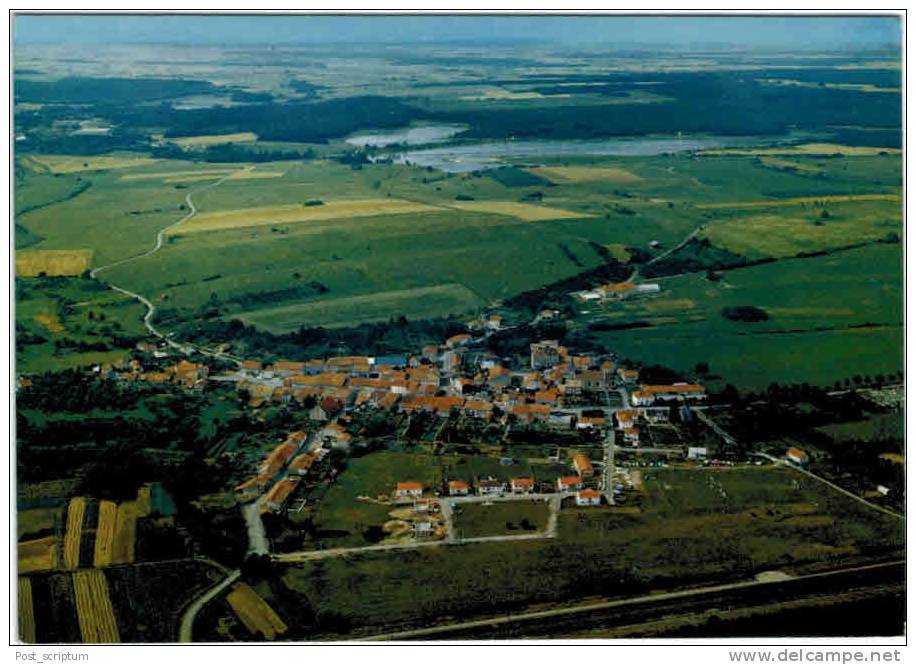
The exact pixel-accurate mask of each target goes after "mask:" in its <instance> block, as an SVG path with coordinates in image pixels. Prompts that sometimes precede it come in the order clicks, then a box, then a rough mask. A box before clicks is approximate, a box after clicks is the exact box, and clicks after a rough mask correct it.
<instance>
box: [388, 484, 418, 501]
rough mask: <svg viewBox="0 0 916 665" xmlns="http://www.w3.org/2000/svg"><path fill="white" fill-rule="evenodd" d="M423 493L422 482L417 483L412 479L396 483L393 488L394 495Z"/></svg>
mask: <svg viewBox="0 0 916 665" xmlns="http://www.w3.org/2000/svg"><path fill="white" fill-rule="evenodd" d="M422 494H423V483H417V482H414V481H407V482H403V483H398V484H397V486H396V487H395V488H394V495H395V496H396V497H401V498H405V497H418V496H421V495H422Z"/></svg>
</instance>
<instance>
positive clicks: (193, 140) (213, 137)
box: [166, 132, 258, 149]
mask: <svg viewBox="0 0 916 665" xmlns="http://www.w3.org/2000/svg"><path fill="white" fill-rule="evenodd" d="M166 140H167V141H168V142H169V143H174V144H175V145H177V146H179V147H181V148H192V149H195V148H209V147H210V146H214V145H225V144H226V143H251V142H252V141H257V140H258V135H257V134H255V133H254V132H236V133H235V134H202V135H200V136H182V137H180V138H173V139H166Z"/></svg>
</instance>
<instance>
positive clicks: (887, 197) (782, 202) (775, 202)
mask: <svg viewBox="0 0 916 665" xmlns="http://www.w3.org/2000/svg"><path fill="white" fill-rule="evenodd" d="M899 200H900V195H899V194H835V195H829V196H798V197H795V198H788V199H769V200H766V201H731V202H728V203H700V204H698V205H697V208H701V209H703V210H716V209H722V208H782V207H787V206H805V205H824V204H827V203H850V202H855V201H899Z"/></svg>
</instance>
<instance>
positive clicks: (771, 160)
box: [760, 157, 824, 175]
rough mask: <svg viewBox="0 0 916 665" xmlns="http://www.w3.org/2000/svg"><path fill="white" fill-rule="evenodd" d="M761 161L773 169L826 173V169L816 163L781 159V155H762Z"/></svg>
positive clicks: (813, 173)
mask: <svg viewBox="0 0 916 665" xmlns="http://www.w3.org/2000/svg"><path fill="white" fill-rule="evenodd" d="M760 163H761V164H762V165H763V166H768V167H770V168H773V169H788V170H790V171H797V172H798V173H807V174H811V175H817V174H820V173H824V169H822V168H820V167H819V166H815V165H814V164H805V163H804V162H795V161H792V160H791V159H781V158H779V157H761V158H760Z"/></svg>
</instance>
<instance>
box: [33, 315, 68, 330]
mask: <svg viewBox="0 0 916 665" xmlns="http://www.w3.org/2000/svg"><path fill="white" fill-rule="evenodd" d="M33 318H34V319H35V321H36V322H37V323H40V324H41V325H43V326H44V327H45V328H47V330H48V332H52V333H59V332H63V331H64V326H63V325H62V324H61V322H60V318H59V317H58V316H57V312H46V313H44V314H36V315H35V316H34V317H33Z"/></svg>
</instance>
